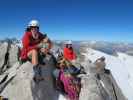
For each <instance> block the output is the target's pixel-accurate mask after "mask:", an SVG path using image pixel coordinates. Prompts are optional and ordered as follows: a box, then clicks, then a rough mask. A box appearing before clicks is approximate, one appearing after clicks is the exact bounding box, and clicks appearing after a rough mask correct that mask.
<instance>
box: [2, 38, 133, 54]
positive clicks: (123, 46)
mask: <svg viewBox="0 0 133 100" xmlns="http://www.w3.org/2000/svg"><path fill="white" fill-rule="evenodd" d="M5 41H6V42H11V43H13V44H16V45H18V46H22V43H21V41H20V40H18V39H16V38H11V39H9V38H5V39H3V40H0V42H5ZM65 41H67V40H64V41H63V40H53V42H54V43H55V44H56V45H59V46H61V47H63V44H64V42H65ZM73 46H74V49H75V50H76V51H77V52H79V48H80V47H82V46H86V47H90V48H92V49H95V50H99V51H102V52H105V53H107V54H110V55H116V52H123V53H126V54H129V55H132V56H133V43H124V42H106V41H73Z"/></svg>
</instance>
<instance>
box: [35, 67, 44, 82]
mask: <svg viewBox="0 0 133 100" xmlns="http://www.w3.org/2000/svg"><path fill="white" fill-rule="evenodd" d="M33 71H34V76H33V80H34V81H35V82H36V83H39V82H40V81H41V80H43V78H42V73H41V67H40V66H39V65H35V66H33Z"/></svg>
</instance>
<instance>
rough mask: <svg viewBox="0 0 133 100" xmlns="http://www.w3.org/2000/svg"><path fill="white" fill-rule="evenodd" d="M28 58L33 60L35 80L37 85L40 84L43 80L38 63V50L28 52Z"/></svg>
mask: <svg viewBox="0 0 133 100" xmlns="http://www.w3.org/2000/svg"><path fill="white" fill-rule="evenodd" d="M28 57H29V58H30V59H31V63H32V64H33V71H34V77H33V80H34V81H35V82H36V83H39V82H40V81H41V80H42V77H41V67H40V66H39V63H38V52H37V50H31V51H30V52H28Z"/></svg>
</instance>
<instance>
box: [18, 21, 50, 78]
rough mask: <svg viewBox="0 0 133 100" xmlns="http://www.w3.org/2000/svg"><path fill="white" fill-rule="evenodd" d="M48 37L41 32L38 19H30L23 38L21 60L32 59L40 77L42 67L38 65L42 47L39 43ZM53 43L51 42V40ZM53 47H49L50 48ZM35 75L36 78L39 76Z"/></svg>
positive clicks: (36, 72)
mask: <svg viewBox="0 0 133 100" xmlns="http://www.w3.org/2000/svg"><path fill="white" fill-rule="evenodd" d="M46 38H48V37H47V35H46V34H44V35H43V34H42V33H41V32H39V23H38V21H37V20H32V21H30V23H29V25H28V27H27V30H26V32H25V34H24V36H23V38H22V44H23V48H22V50H21V55H20V58H21V60H27V59H30V60H31V63H32V64H33V65H34V67H33V69H35V70H34V71H35V74H36V76H37V77H40V68H39V67H38V53H39V50H40V49H41V48H39V44H40V43H41V41H42V40H43V39H46ZM49 43H50V44H51V42H49ZM50 48H51V47H49V49H50ZM37 77H35V78H37Z"/></svg>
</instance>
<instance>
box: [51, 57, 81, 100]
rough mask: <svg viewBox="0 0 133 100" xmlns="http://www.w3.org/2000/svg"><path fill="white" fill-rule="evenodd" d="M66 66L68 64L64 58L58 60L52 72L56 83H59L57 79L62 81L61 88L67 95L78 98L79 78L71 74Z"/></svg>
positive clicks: (72, 98)
mask: <svg viewBox="0 0 133 100" xmlns="http://www.w3.org/2000/svg"><path fill="white" fill-rule="evenodd" d="M68 66H70V65H69V64H68V62H67V61H66V60H65V59H61V60H60V61H58V69H56V70H55V71H54V72H53V74H54V76H55V77H56V79H57V81H56V82H57V83H59V81H61V82H62V83H63V89H64V91H65V93H66V94H67V95H68V97H69V99H70V100H78V96H79V92H80V80H78V78H76V77H74V76H73V75H72V74H71V72H70V70H69V69H68ZM70 68H71V67H70ZM61 87H62V86H61Z"/></svg>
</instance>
